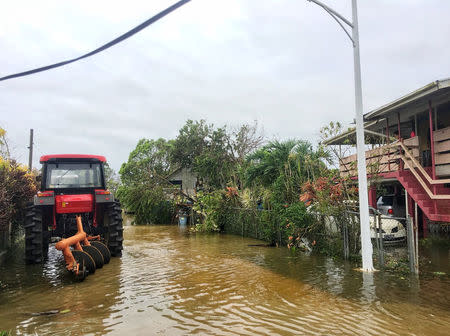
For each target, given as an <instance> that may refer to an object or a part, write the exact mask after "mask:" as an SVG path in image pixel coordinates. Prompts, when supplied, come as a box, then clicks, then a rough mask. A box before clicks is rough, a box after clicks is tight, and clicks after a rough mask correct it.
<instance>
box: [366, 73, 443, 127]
mask: <svg viewBox="0 0 450 336" xmlns="http://www.w3.org/2000/svg"><path fill="white" fill-rule="evenodd" d="M446 88H450V78H446V79H441V80H436V81H434V82H431V83H430V84H427V85H425V86H424V87H421V88H420V89H418V90H416V91H413V92H411V93H408V94H407V95H405V96H403V97H401V98H399V99H397V100H394V101H393V102H391V103H388V104H386V105H383V106H381V107H379V108H378V109H376V110H373V111H371V112H368V113H366V114H365V115H364V120H373V119H377V118H379V117H381V116H384V115H386V114H389V113H392V112H394V111H395V110H397V109H400V108H403V107H405V105H407V104H410V103H413V102H415V101H417V100H419V99H423V98H425V97H427V96H430V95H431V94H433V93H435V92H437V91H439V90H442V89H446Z"/></svg>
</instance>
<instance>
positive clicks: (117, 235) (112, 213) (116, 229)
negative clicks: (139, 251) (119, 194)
mask: <svg viewBox="0 0 450 336" xmlns="http://www.w3.org/2000/svg"><path fill="white" fill-rule="evenodd" d="M104 226H105V227H104V230H105V237H104V238H105V240H106V245H107V246H108V248H109V251H110V252H111V255H112V256H113V257H120V256H122V249H123V247H122V243H123V223H122V208H121V207H120V203H119V202H117V201H116V202H112V203H111V204H108V205H107V206H106V211H105V221H104Z"/></svg>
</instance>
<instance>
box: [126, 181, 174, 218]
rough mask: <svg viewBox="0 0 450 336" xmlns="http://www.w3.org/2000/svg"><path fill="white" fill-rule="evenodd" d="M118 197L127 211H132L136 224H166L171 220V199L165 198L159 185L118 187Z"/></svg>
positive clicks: (172, 210) (172, 214) (172, 212)
mask: <svg viewBox="0 0 450 336" xmlns="http://www.w3.org/2000/svg"><path fill="white" fill-rule="evenodd" d="M117 197H118V198H120V201H121V202H122V204H123V206H124V208H125V209H127V211H129V212H132V213H134V215H135V223H137V224H167V223H171V222H172V218H173V216H174V212H175V205H174V203H173V201H170V200H168V199H167V196H166V195H165V194H164V191H163V189H162V188H161V187H152V188H149V187H147V186H146V185H140V186H133V187H122V186H121V187H119V189H118V191H117Z"/></svg>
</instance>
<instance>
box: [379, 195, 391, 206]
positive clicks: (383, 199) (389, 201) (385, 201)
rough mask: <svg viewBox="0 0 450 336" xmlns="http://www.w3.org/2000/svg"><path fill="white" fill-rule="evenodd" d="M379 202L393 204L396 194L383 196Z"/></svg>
mask: <svg viewBox="0 0 450 336" xmlns="http://www.w3.org/2000/svg"><path fill="white" fill-rule="evenodd" d="M378 204H380V205H393V204H394V196H381V197H380V198H379V200H378Z"/></svg>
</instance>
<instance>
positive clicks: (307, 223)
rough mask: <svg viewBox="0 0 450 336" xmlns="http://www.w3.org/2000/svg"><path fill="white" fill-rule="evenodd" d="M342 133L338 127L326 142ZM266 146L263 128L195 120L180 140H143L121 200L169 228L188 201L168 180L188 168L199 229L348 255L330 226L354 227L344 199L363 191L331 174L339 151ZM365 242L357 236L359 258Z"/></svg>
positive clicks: (125, 172) (125, 168)
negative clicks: (332, 235)
mask: <svg viewBox="0 0 450 336" xmlns="http://www.w3.org/2000/svg"><path fill="white" fill-rule="evenodd" d="M340 131H342V127H341V125H340V124H339V123H331V124H330V125H327V126H326V127H325V128H324V129H322V136H323V137H327V136H331V135H334V134H336V133H338V132H340ZM263 141H264V138H263V136H262V135H261V133H260V132H259V131H258V125H257V124H256V123H255V124H253V125H241V126H240V127H238V128H236V129H229V128H228V127H226V126H222V127H215V126H214V125H213V124H208V123H207V122H206V121H205V120H200V121H193V120H188V121H187V122H186V124H185V125H184V126H183V127H182V128H181V129H180V130H179V133H178V135H177V137H176V138H175V139H173V140H164V139H158V140H148V139H141V140H140V141H139V142H138V144H137V146H136V148H135V149H134V150H133V151H132V152H131V153H130V157H129V159H128V161H127V162H126V163H124V164H123V165H122V167H121V169H120V171H119V174H120V178H121V182H122V184H121V186H120V187H119V188H118V191H117V194H118V196H119V197H120V199H121V200H122V203H123V204H124V205H125V208H126V209H127V210H128V211H132V212H134V213H135V215H136V221H137V222H140V223H164V222H169V220H170V219H172V218H174V216H175V215H176V214H175V213H174V211H175V209H176V204H177V202H178V203H180V198H179V197H174V196H173V192H174V191H175V190H176V188H174V186H171V185H170V183H169V181H168V176H169V175H170V173H171V172H173V171H175V170H177V169H180V168H188V169H189V171H191V172H193V173H194V174H195V175H196V178H197V187H196V193H195V195H194V196H192V198H191V201H193V211H194V213H195V223H194V224H195V226H194V230H195V231H197V232H222V231H225V232H230V233H235V234H241V235H245V236H251V237H255V238H258V239H263V240H265V241H267V242H268V243H269V244H271V245H284V246H288V247H289V248H292V249H296V248H306V249H311V248H313V249H315V250H317V251H321V252H326V253H328V252H330V251H333V253H334V252H335V251H336V250H342V246H341V245H342V244H341V242H340V240H339V239H338V240H334V241H333V240H330V239H329V237H327V236H326V235H325V232H326V228H325V226H326V224H325V223H326V222H327V220H328V219H327V218H328V217H333V218H335V223H337V224H336V226H337V227H338V230H340V231H341V233H343V232H345V230H347V229H348V225H347V224H345V223H346V221H348V218H346V217H345V216H344V214H345V211H346V204H345V202H344V200H348V199H350V200H351V199H353V198H354V196H355V195H356V192H357V190H356V188H355V187H354V186H353V184H352V182H351V181H346V180H343V179H341V178H340V177H339V174H338V170H337V169H330V168H329V165H330V164H331V163H332V162H333V159H335V158H336V153H335V152H330V151H327V150H325V149H324V148H323V147H322V146H318V147H316V148H315V147H313V146H312V144H311V143H309V142H308V141H305V140H297V139H288V140H285V141H270V142H268V143H265V144H263ZM319 214H320V215H319ZM327 216H328V217H327ZM353 232H357V229H356V230H352V233H353ZM353 237H354V239H353ZM357 238H358V237H357V236H356V235H352V236H351V238H350V244H351V246H352V249H351V251H352V252H354V253H357V250H358V248H359V245H358V239H357Z"/></svg>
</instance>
